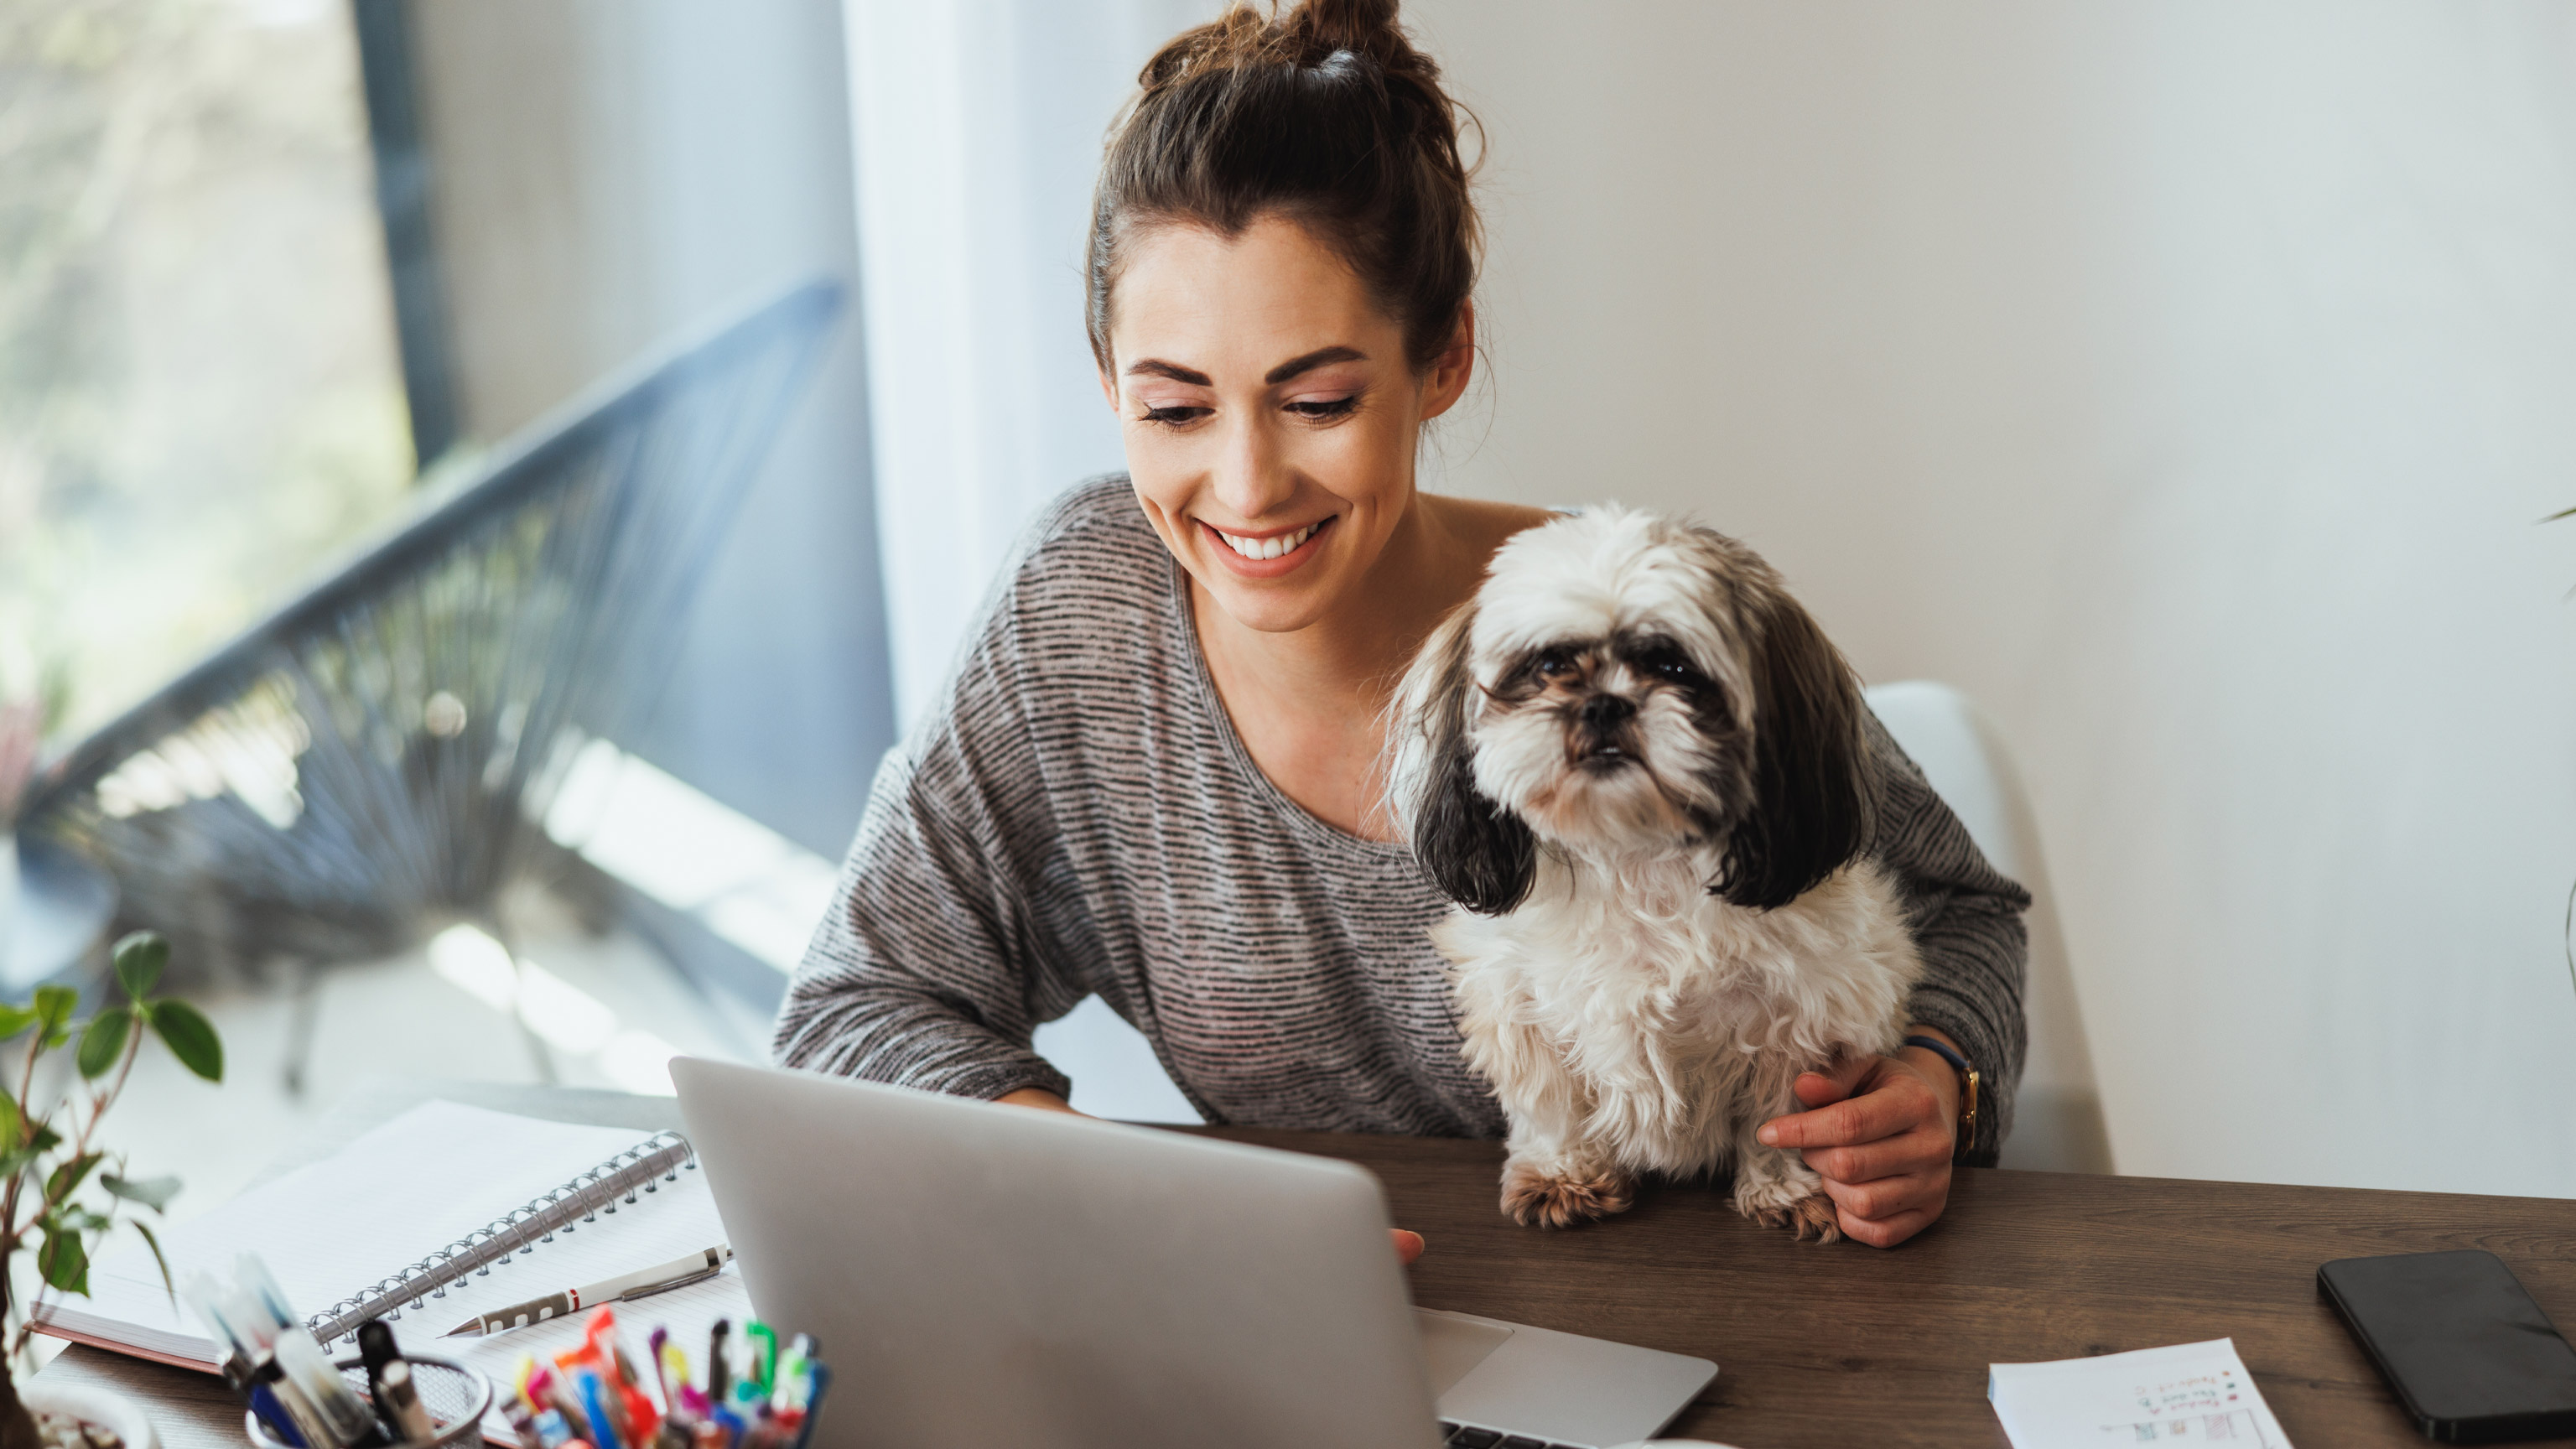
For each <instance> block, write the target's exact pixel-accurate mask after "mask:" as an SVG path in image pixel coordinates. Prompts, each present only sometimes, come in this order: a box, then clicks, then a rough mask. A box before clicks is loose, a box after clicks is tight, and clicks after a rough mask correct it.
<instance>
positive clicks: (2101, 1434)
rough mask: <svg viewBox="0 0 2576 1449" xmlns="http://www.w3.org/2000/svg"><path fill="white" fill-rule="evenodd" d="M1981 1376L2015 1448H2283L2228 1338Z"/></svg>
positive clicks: (2275, 1423) (1995, 1368)
mask: <svg viewBox="0 0 2576 1449" xmlns="http://www.w3.org/2000/svg"><path fill="white" fill-rule="evenodd" d="M1987 1372H1988V1375H1989V1376H1988V1378H1987V1380H1986V1397H1987V1398H1988V1399H1989V1400H1990V1401H1992V1403H1993V1404H1994V1406H1995V1417H1996V1418H1998V1419H2000V1420H2002V1421H2003V1426H2004V1432H2005V1434H2006V1435H2008V1436H2009V1437H2010V1438H2011V1439H2012V1442H2013V1449H2109V1446H2111V1445H2114V1444H2162V1443H2165V1442H2168V1441H2173V1442H2178V1443H2182V1444H2186V1445H2188V1444H2200V1443H2213V1444H2227V1445H2230V1446H2234V1449H2290V1438H2289V1436H2288V1435H2286V1434H2284V1433H2282V1432H2281V1423H2280V1421H2279V1420H2278V1419H2275V1418H2273V1417H2272V1408H2271V1406H2270V1405H2268V1404H2266V1403H2264V1402H2263V1394H2262V1391H2261V1390H2259V1389H2257V1388H2255V1386H2254V1376H2253V1375H2252V1374H2249V1373H2247V1372H2246V1371H2245V1364H2244V1361H2243V1360H2241V1359H2239V1358H2238V1357H2237V1356H2236V1340H2234V1339H2232V1338H2218V1339H2212V1340H2210V1341H2209V1342H2207V1343H2185V1344H2176V1345H2174V1346H2173V1347H2171V1348H2148V1349H2140V1350H2138V1351H2137V1352H2135V1353H2112V1354H2104V1355H2102V1356H2101V1357H2098V1358H2071V1359H2061V1360H2059V1361H2057V1362H2055V1363H1999V1364H1994V1365H1991V1366H1989V1368H1988V1371H1987Z"/></svg>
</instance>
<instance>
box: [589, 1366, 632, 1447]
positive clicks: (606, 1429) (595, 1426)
mask: <svg viewBox="0 0 2576 1449" xmlns="http://www.w3.org/2000/svg"><path fill="white" fill-rule="evenodd" d="M579 1381H580V1384H581V1406H582V1409H583V1410H584V1411H585V1412H586V1413H587V1414H588V1416H589V1418H590V1435H591V1442H592V1443H594V1444H597V1445H598V1446H599V1449H626V1444H625V1441H624V1440H622V1439H620V1438H618V1437H617V1430H616V1429H615V1428H613V1427H611V1424H610V1420H609V1417H608V1404H607V1402H606V1399H605V1396H604V1395H603V1394H602V1393H601V1391H600V1385H599V1375H597V1374H595V1373H590V1372H587V1371H585V1372H583V1373H582V1374H581V1375H580V1376H579Z"/></svg>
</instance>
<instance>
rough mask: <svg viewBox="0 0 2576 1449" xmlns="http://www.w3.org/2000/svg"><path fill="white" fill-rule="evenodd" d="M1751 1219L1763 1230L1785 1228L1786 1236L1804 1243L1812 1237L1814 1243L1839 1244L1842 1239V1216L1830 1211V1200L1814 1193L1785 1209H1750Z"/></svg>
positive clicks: (1821, 1194)
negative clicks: (1787, 1234)
mask: <svg viewBox="0 0 2576 1449" xmlns="http://www.w3.org/2000/svg"><path fill="white" fill-rule="evenodd" d="M1752 1218H1753V1220H1754V1221H1755V1222H1757V1223H1760V1224H1761V1225H1762V1226H1764V1227H1766V1228H1787V1229H1788V1230H1789V1236H1791V1237H1793V1238H1796V1239H1798V1240H1799V1241H1801V1242H1804V1241H1805V1240H1806V1239H1807V1238H1808V1237H1809V1236H1811V1235H1812V1236H1813V1237H1814V1238H1815V1240H1816V1241H1817V1242H1818V1243H1820V1244H1821V1243H1834V1242H1840V1241H1841V1240H1842V1236H1843V1227H1842V1215H1841V1214H1840V1213H1838V1212H1836V1211H1835V1210H1834V1200H1833V1199H1832V1198H1829V1197H1827V1196H1825V1195H1824V1194H1823V1193H1821V1192H1819V1193H1814V1194H1811V1195H1809V1196H1806V1197H1802V1198H1800V1199H1798V1200H1797V1201H1796V1202H1793V1203H1790V1204H1788V1205H1787V1206H1785V1207H1784V1206H1776V1205H1773V1206H1764V1207H1759V1208H1756V1209H1754V1210H1753V1213H1752Z"/></svg>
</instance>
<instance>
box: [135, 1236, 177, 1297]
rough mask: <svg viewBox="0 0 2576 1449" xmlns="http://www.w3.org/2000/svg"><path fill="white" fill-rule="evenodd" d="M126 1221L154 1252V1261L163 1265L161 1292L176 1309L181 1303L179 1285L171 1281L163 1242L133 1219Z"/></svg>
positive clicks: (144, 1244) (168, 1262)
mask: <svg viewBox="0 0 2576 1449" xmlns="http://www.w3.org/2000/svg"><path fill="white" fill-rule="evenodd" d="M126 1221H127V1222H129V1223H132V1224H133V1227H134V1230H135V1231H136V1232H138V1233H141V1234H142V1235H143V1246H145V1247H147V1248H150V1249H151V1250H152V1261H153V1262H155V1263H158V1264H159V1265H161V1291H162V1292H164V1293H167V1294H169V1295H170V1302H171V1304H172V1306H174V1307H175V1306H176V1305H177V1304H178V1302H179V1285H178V1284H176V1283H173V1282H171V1281H170V1260H169V1259H167V1258H165V1257H163V1256H161V1240H160V1239H159V1238H156V1237H154V1236H152V1230H151V1229H150V1228H147V1227H145V1226H143V1224H141V1223H137V1222H134V1221H133V1219H131V1218H128V1219H127V1220H126Z"/></svg>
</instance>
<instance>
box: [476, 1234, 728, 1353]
mask: <svg viewBox="0 0 2576 1449" xmlns="http://www.w3.org/2000/svg"><path fill="white" fill-rule="evenodd" d="M732 1256H733V1249H732V1248H730V1247H728V1246H726V1245H725V1244H723V1243H718V1244H716V1245H715V1246H714V1247H712V1248H704V1249H701V1250H699V1251H698V1252H695V1253H691V1254H690V1255H688V1256H687V1257H685V1258H674V1259H672V1260H671V1261H670V1262H668V1263H663V1264H659V1265H657V1266H655V1267H651V1268H639V1269H637V1270H636V1271H635V1272H632V1273H625V1274H621V1275H619V1276H617V1277H615V1278H610V1279H607V1280H606V1281H604V1282H599V1283H593V1284H591V1285H589V1286H588V1287H586V1288H566V1289H564V1290H563V1291H562V1292H560V1293H549V1294H547V1295H545V1296H544V1297H542V1298H531V1299H529V1300H528V1301H527V1302H525V1303H513V1304H511V1305H510V1306H509V1307H507V1308H495V1309H493V1310H492V1311H491V1312H489V1313H478V1314H476V1315H474V1316H473V1317H472V1318H469V1319H467V1320H465V1321H464V1322H463V1323H460V1324H458V1325H456V1326H455V1327H454V1328H451V1329H449V1330H447V1335H446V1336H448V1337H450V1338H453V1337H455V1336H456V1335H458V1334H467V1333H470V1334H486V1333H500V1332H503V1331H504V1330H507V1329H512V1328H525V1327H527V1326H528V1325H529V1324H531V1323H543V1322H545V1321H546V1320H547V1319H549V1318H561V1317H563V1316H564V1315H566V1314H570V1313H578V1312H580V1311H581V1310H582V1308H583V1306H584V1305H597V1304H601V1303H608V1302H612V1301H614V1300H616V1299H619V1298H641V1297H643V1296H644V1295H645V1294H648V1293H659V1292H661V1291H662V1290H663V1289H665V1288H677V1287H679V1286H681V1285H682V1284H685V1283H694V1282H696V1281H697V1280H698V1279H700V1278H708V1277H713V1276H714V1275H715V1274H716V1273H718V1272H719V1271H721V1270H722V1269H723V1268H724V1265H725V1261H726V1260H727V1259H729V1258H731V1257H732Z"/></svg>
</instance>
